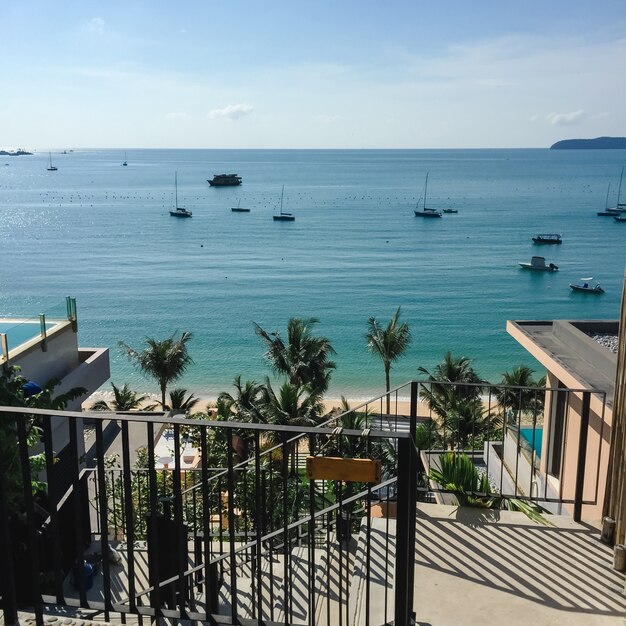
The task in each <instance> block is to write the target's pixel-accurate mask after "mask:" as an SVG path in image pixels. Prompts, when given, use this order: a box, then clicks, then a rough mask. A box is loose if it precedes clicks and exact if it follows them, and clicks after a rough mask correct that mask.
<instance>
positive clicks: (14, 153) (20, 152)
mask: <svg viewBox="0 0 626 626" xmlns="http://www.w3.org/2000/svg"><path fill="white" fill-rule="evenodd" d="M24 154H30V155H32V154H33V153H32V152H26V150H22V149H21V148H18V149H17V150H0V156H23V155H24Z"/></svg>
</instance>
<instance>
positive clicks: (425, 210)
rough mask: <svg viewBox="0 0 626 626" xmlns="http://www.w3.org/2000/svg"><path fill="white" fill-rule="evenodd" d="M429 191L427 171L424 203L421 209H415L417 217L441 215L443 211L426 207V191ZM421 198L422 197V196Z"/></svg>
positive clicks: (418, 202)
mask: <svg viewBox="0 0 626 626" xmlns="http://www.w3.org/2000/svg"><path fill="white" fill-rule="evenodd" d="M427 191H428V172H426V181H425V182H424V205H423V207H422V210H421V211H418V210H417V208H416V209H415V211H414V213H415V217H441V211H437V210H436V209H428V208H426V192H427ZM420 200H421V198H420ZM419 204H420V201H419V200H418V201H417V206H418V207H419Z"/></svg>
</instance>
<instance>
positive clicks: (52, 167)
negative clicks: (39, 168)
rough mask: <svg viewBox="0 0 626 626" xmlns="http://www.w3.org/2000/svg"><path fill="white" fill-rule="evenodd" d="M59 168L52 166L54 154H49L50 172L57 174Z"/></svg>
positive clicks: (48, 168)
mask: <svg viewBox="0 0 626 626" xmlns="http://www.w3.org/2000/svg"><path fill="white" fill-rule="evenodd" d="M58 169H59V168H58V167H55V166H54V165H52V152H48V167H47V170H48V171H49V172H56V171H57V170H58Z"/></svg>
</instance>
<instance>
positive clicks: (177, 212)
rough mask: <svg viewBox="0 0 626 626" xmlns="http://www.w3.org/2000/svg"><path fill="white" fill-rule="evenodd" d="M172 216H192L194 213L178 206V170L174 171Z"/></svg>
mask: <svg viewBox="0 0 626 626" xmlns="http://www.w3.org/2000/svg"><path fill="white" fill-rule="evenodd" d="M170 215H171V216H172V217H191V216H192V215H193V213H192V212H191V211H188V210H187V209H184V208H183V207H180V206H178V172H174V209H173V210H172V211H170Z"/></svg>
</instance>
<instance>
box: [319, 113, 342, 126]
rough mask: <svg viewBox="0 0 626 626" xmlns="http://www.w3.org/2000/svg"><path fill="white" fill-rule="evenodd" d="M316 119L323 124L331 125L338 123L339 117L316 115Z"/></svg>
mask: <svg viewBox="0 0 626 626" xmlns="http://www.w3.org/2000/svg"><path fill="white" fill-rule="evenodd" d="M316 119H317V121H318V122H322V123H323V124H333V123H334V122H338V121H339V120H340V119H341V117H340V116H339V115H318V116H316Z"/></svg>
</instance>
